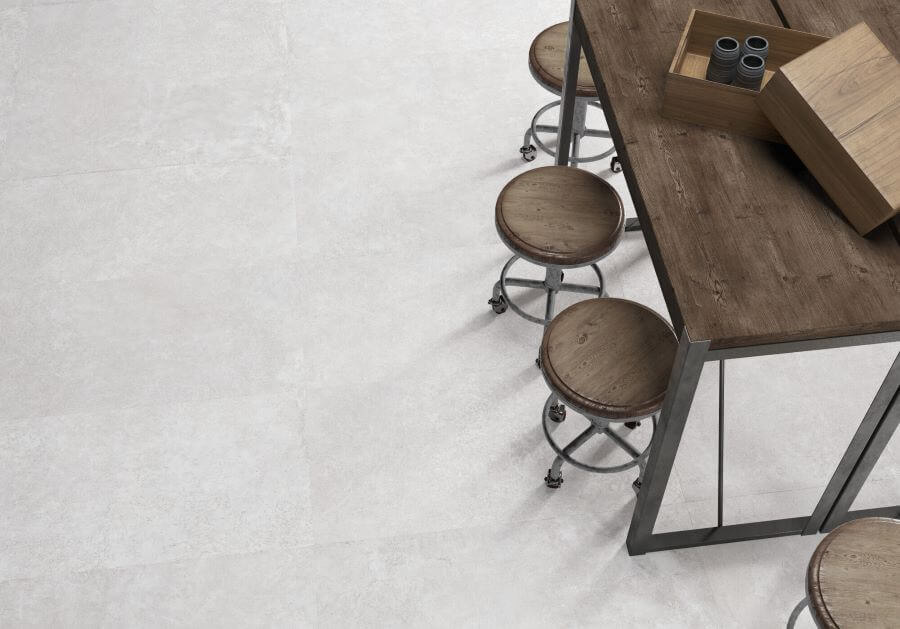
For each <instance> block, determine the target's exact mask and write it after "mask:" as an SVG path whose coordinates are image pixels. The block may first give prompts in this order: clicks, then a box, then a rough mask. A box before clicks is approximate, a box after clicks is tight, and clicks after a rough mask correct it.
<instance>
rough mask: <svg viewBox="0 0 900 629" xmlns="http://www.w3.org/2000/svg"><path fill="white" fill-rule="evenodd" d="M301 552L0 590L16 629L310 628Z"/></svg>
mask: <svg viewBox="0 0 900 629" xmlns="http://www.w3.org/2000/svg"><path fill="white" fill-rule="evenodd" d="M311 566H312V557H311V553H310V552H309V551H307V550H295V551H289V552H286V551H278V552H266V553H255V554H247V555H237V556H224V557H208V558H204V559H196V560H190V561H182V562H176V563H159V564H153V565H143V566H134V567H129V568H119V569H112V570H91V571H87V572H71V573H68V574H65V575H59V576H56V577H47V578H42V579H35V580H23V581H9V582H7V583H3V584H0V616H2V617H3V619H4V620H5V621H6V622H8V623H9V624H10V626H16V627H35V628H38V627H72V628H75V627H110V628H113V627H148V628H150V627H153V628H156V627H185V628H188V627H317V626H319V623H318V621H317V618H316V599H315V591H314V585H315V581H314V580H313V579H312V578H311V569H310V567H311Z"/></svg>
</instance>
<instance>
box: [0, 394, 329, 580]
mask: <svg viewBox="0 0 900 629" xmlns="http://www.w3.org/2000/svg"><path fill="white" fill-rule="evenodd" d="M0 430H2V432H0V459H2V460H3V461H4V465H3V469H2V471H0V486H3V487H5V488H6V489H5V490H4V491H3V492H0V555H2V557H3V561H2V562H0V582H2V581H7V580H11V579H23V578H32V577H43V576H47V575H54V574H59V573H62V572H68V571H83V570H88V569H93V568H112V567H121V566H128V565H134V564H145V563H158V562H169V561H173V560H178V559H186V558H196V557H202V556H209V555H217V554H227V553H235V552H241V553H246V552H253V551H257V550H265V549H272V548H280V549H286V548H294V547H301V546H304V545H309V544H311V543H312V536H311V533H312V529H311V526H310V525H311V522H310V517H311V510H310V504H309V470H310V465H309V460H308V458H307V453H306V445H307V444H306V442H305V439H304V437H303V413H302V411H301V409H300V407H299V406H298V403H297V400H295V399H294V398H293V397H290V396H255V397H246V398H223V399H219V400H213V401H208V402H196V403H189V404H175V405H166V406H162V405H157V406H140V407H134V408H130V409H119V410H114V411H106V412H98V413H78V414H72V415H64V416H58V417H41V418H34V419H21V420H9V421H3V422H0ZM37 461H40V464H39V465H36V464H35V462H37Z"/></svg>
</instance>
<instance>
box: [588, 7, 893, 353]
mask: <svg viewBox="0 0 900 629" xmlns="http://www.w3.org/2000/svg"><path fill="white" fill-rule="evenodd" d="M779 2H780V6H781V10H782V12H783V13H784V15H785V17H786V19H787V21H788V23H789V24H790V26H791V27H794V28H800V29H802V30H808V31H811V32H817V33H822V34H826V35H833V34H836V33H838V32H840V31H842V30H844V29H845V28H847V27H849V26H851V25H852V24H855V23H857V22H859V21H861V20H863V19H867V20H869V21H870V23H871V24H872V26H873V28H874V29H875V30H876V32H877V33H878V34H879V35H880V36H881V37H882V38H883V39H884V41H885V44H887V45H888V46H889V47H890V48H891V49H892V50H893V51H894V52H895V53H900V37H898V30H900V12H898V11H900V8H898V7H900V3H897V2H895V0H862V1H860V0H853V1H851V2H838V1H837V0H835V1H828V0H779ZM577 5H578V11H579V12H580V15H581V18H582V21H583V23H584V27H585V31H586V32H585V34H586V37H584V38H582V39H583V41H582V44H583V46H584V48H585V51H586V52H589V53H591V54H589V55H588V57H589V58H592V59H593V60H595V62H596V70H598V71H599V74H600V75H601V76H602V85H600V86H599V87H600V88H601V90H602V92H603V93H602V95H601V101H602V102H603V104H604V105H605V107H606V109H607V112H606V113H607V118H608V120H609V123H610V129H611V131H612V133H613V139H614V141H615V143H616V146H617V147H618V150H619V157H620V159H621V160H622V162H623V165H624V171H625V176H626V179H627V181H628V185H629V189H630V190H631V193H632V196H633V198H634V202H635V205H636V207H637V211H638V215H639V217H640V218H641V223H642V225H643V228H644V233H645V237H646V240H647V244H648V247H649V249H650V252H651V255H652V257H653V262H654V264H655V267H656V272H657V275H658V276H659V279H660V284H661V286H662V289H663V293H664V294H665V297H666V303H667V306H668V309H669V312H670V315H671V317H672V319H673V323H674V324H675V327H676V330H680V329H681V326H682V324H683V325H684V327H685V328H686V329H687V331H688V333H689V334H690V337H691V338H692V339H694V340H699V339H703V340H709V341H710V342H711V344H710V349H721V348H730V347H741V346H748V345H762V344H766V343H780V342H784V341H805V340H813V339H821V338H831V337H839V336H847V335H859V334H868V333H873V332H886V331H896V330H900V242H898V238H897V234H896V231H895V229H893V230H892V229H891V227H890V226H887V225H885V226H883V227H881V228H879V229H878V230H876V232H875V233H873V234H872V235H871V236H870V237H869V238H863V237H861V236H859V235H858V234H857V233H856V232H855V231H854V230H853V228H852V227H851V226H850V225H849V224H848V223H847V222H846V221H845V220H844V219H843V218H842V217H841V215H840V212H839V211H838V210H837V209H836V208H835V207H834V206H833V204H832V203H831V201H830V200H829V199H828V197H827V195H826V194H825V193H824V191H823V190H822V189H821V188H820V187H819V185H818V184H817V183H816V181H815V179H814V178H813V177H812V176H811V175H810V174H809V172H808V171H807V170H806V168H805V167H804V166H803V165H802V163H800V162H799V160H798V159H797V158H796V157H795V156H794V154H793V153H792V152H791V151H790V150H789V149H788V148H787V147H785V146H781V145H776V144H772V143H767V142H761V141H759V140H754V139H750V138H745V137H743V136H739V135H735V134H731V133H727V132H724V131H720V130H716V129H710V128H705V127H701V126H698V125H692V124H688V123H682V122H677V121H673V120H669V119H666V118H663V117H662V115H661V106H662V97H663V86H664V82H665V75H666V71H667V70H668V67H669V65H670V64H671V62H672V57H673V56H674V53H675V47H676V44H677V43H678V40H679V37H680V35H681V33H682V31H683V29H684V26H685V23H686V22H687V19H688V16H689V14H690V12H691V9H692V8H697V9H704V10H708V11H713V12H717V13H723V14H727V15H733V16H737V17H742V18H746V19H750V20H755V21H760V22H766V23H770V24H775V25H783V23H782V20H781V18H780V16H779V12H778V10H777V9H776V7H775V5H774V4H773V2H772V1H771V0H641V1H640V2H633V1H631V0H590V1H581V0H579V2H578V3H577Z"/></svg>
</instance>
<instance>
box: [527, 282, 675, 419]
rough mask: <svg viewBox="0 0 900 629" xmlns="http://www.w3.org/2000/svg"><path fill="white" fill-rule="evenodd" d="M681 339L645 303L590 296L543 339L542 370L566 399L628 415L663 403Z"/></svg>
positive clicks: (602, 412)
mask: <svg viewBox="0 0 900 629" xmlns="http://www.w3.org/2000/svg"><path fill="white" fill-rule="evenodd" d="M677 349H678V341H677V340H676V338H675V332H674V330H672V327H671V326H670V325H669V324H668V323H667V322H666V321H665V319H663V318H662V317H660V316H659V315H658V314H656V313H655V312H653V311H652V310H650V309H649V308H647V307H646V306H642V305H641V304H638V303H635V302H633V301H628V300H625V299H615V298H612V297H607V298H602V299H588V300H586V301H581V302H579V303H577V304H575V305H574V306H570V307H569V308H566V309H565V310H563V311H562V312H561V313H559V314H558V315H557V316H556V318H554V319H553V321H552V322H551V323H550V325H549V326H548V327H547V330H546V331H545V333H544V340H543V342H542V343H541V369H543V371H544V375H545V376H546V377H547V380H548V381H549V382H550V384H551V385H552V386H553V388H554V389H556V391H557V392H558V393H559V394H560V395H561V397H562V398H563V401H565V402H567V403H569V404H570V405H574V406H576V407H579V408H582V409H584V410H586V411H588V412H591V413H594V414H596V415H598V416H600V417H605V418H608V419H618V420H627V419H632V418H635V417H643V416H645V415H649V414H651V413H655V412H656V411H658V410H659V408H660V407H661V406H662V403H663V398H665V395H666V387H667V386H668V382H669V374H670V372H671V370H672V363H673V362H674V361H675V352H676V350H677Z"/></svg>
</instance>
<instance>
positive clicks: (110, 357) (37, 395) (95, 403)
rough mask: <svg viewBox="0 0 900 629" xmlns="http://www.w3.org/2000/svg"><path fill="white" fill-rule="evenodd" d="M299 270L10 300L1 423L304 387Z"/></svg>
mask: <svg viewBox="0 0 900 629" xmlns="http://www.w3.org/2000/svg"><path fill="white" fill-rule="evenodd" d="M295 274H296V271H295V268H294V267H293V266H292V265H286V264H281V263H279V264H274V263H273V264H266V265H259V266H252V267H247V268H243V269H231V270H225V271H204V272H195V273H182V274H175V273H173V274H161V275H150V276H142V277H136V278H129V279H122V280H109V281H104V282H77V283H69V284H59V285H56V284H47V285H36V286H34V287H33V288H32V289H31V290H24V289H16V290H10V291H3V292H0V321H3V330H4V333H3V341H2V345H0V366H2V370H3V373H4V378H3V380H2V382H0V418H14V417H40V416H45V415H59V414H68V413H72V412H77V411H84V410H101V409H112V408H121V407H128V406H136V405H149V404H157V403H168V402H177V401H188V400H198V399H211V398H215V397H222V396H226V395H232V396H233V395H247V394H252V393H257V392H261V391H269V390H273V389H290V390H296V387H297V385H298V382H299V378H300V375H301V365H302V364H303V363H302V361H301V355H300V353H299V352H300V350H299V346H298V338H297V330H298V317H299V315H298V312H299V307H300V304H301V298H300V296H299V294H298V292H297V290H298V289H297V286H296V282H295V279H294V278H295Z"/></svg>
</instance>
